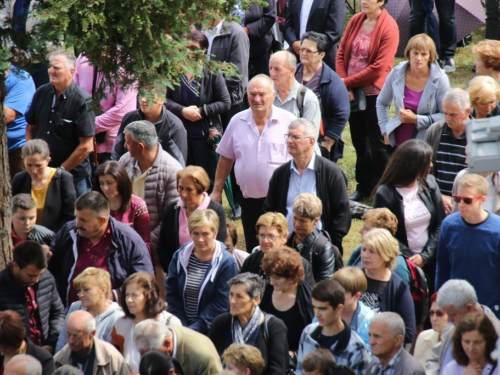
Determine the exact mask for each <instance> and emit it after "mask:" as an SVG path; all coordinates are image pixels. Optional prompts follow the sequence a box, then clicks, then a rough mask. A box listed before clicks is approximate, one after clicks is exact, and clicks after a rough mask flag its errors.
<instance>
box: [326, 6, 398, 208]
mask: <svg viewBox="0 0 500 375" xmlns="http://www.w3.org/2000/svg"><path fill="white" fill-rule="evenodd" d="M363 3H364V5H363V6H362V7H361V12H360V13H358V14H356V15H354V16H353V17H352V18H351V20H350V21H349V24H348V25H347V28H346V30H345V32H344V35H345V37H344V38H342V41H341V42H340V47H339V51H338V53H337V62H336V67H337V69H336V70H337V73H338V74H339V76H340V78H342V80H343V81H344V84H345V86H346V87H347V89H348V91H349V99H350V100H351V101H353V100H354V99H355V98H354V94H355V92H354V91H353V90H354V89H357V90H356V91H358V92H361V93H364V95H365V96H366V109H365V110H364V111H357V112H353V111H351V116H350V117H349V125H350V129H351V137H352V143H353V146H354V148H355V150H356V182H357V183H358V186H357V187H356V192H355V193H354V194H353V195H352V196H351V197H352V200H355V201H357V200H360V199H361V198H364V197H368V196H369V195H370V193H371V191H372V189H373V187H374V186H375V184H376V183H377V181H378V179H379V178H380V176H381V175H382V172H383V171H384V168H385V165H386V164H387V160H388V159H389V156H388V154H387V151H386V148H385V145H384V139H383V137H382V135H381V134H380V129H379V126H378V120H377V111H376V109H375V106H376V102H377V96H378V95H379V93H380V90H381V89H382V87H383V86H384V83H385V80H386V78H387V75H388V74H389V71H390V70H391V69H392V67H393V65H394V56H395V54H396V49H397V48H398V43H399V30H398V25H397V24H396V21H394V19H393V18H392V17H391V16H390V15H389V13H388V12H387V10H385V9H384V5H385V4H386V3H387V0H366V1H364V2H363ZM370 150H371V152H370Z"/></svg>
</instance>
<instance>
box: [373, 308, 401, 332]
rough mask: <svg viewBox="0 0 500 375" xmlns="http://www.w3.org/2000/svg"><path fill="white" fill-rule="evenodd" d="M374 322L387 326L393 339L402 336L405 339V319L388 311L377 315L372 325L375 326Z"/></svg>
mask: <svg viewBox="0 0 500 375" xmlns="http://www.w3.org/2000/svg"><path fill="white" fill-rule="evenodd" d="M374 322H375V323H385V324H387V329H388V330H389V332H390V334H391V335H392V337H396V336H397V335H402V336H403V337H404V335H405V332H406V328H405V322H404V320H403V318H401V316H400V315H399V314H397V313H395V312H390V311H386V312H382V313H378V314H375V315H374V316H373V318H372V320H371V323H370V324H373V323H374Z"/></svg>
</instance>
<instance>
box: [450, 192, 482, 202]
mask: <svg viewBox="0 0 500 375" xmlns="http://www.w3.org/2000/svg"><path fill="white" fill-rule="evenodd" d="M481 198H484V195H478V196H477V197H461V196H459V195H457V194H454V195H453V200H454V201H455V202H456V203H460V201H462V200H463V201H464V203H465V204H471V203H472V201H473V200H474V199H481Z"/></svg>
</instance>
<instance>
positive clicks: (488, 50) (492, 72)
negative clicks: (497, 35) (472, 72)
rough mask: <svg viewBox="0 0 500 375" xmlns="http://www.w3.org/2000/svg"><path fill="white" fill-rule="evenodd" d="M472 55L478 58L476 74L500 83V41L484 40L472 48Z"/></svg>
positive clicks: (475, 63)
mask: <svg viewBox="0 0 500 375" xmlns="http://www.w3.org/2000/svg"><path fill="white" fill-rule="evenodd" d="M472 53H473V54H474V55H475V57H476V61H475V62H474V65H475V66H476V74H477V75H481V76H490V77H493V79H494V80H495V81H497V82H500V41H498V40H482V41H480V42H479V43H478V44H476V45H475V46H474V47H472Z"/></svg>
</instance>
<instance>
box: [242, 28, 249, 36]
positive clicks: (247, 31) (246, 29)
mask: <svg viewBox="0 0 500 375" xmlns="http://www.w3.org/2000/svg"><path fill="white" fill-rule="evenodd" d="M243 30H245V32H246V33H247V35H250V30H249V29H248V27H246V26H243Z"/></svg>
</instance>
